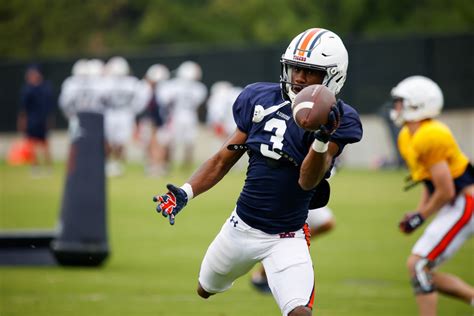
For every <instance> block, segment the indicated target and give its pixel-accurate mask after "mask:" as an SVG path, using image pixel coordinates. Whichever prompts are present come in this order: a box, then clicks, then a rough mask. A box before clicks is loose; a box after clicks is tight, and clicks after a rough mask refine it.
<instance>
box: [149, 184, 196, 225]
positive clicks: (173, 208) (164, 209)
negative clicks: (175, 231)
mask: <svg viewBox="0 0 474 316" xmlns="http://www.w3.org/2000/svg"><path fill="white" fill-rule="evenodd" d="M166 187H167V188H168V190H169V191H168V193H166V194H163V195H159V196H155V197H153V202H158V205H157V206H156V211H157V212H158V213H161V214H163V216H164V217H168V219H169V221H170V224H171V225H174V218H175V217H176V215H178V213H179V212H180V211H181V210H182V209H183V208H184V207H185V206H186V204H188V195H187V194H186V192H185V191H184V190H183V189H181V188H178V187H175V186H174V185H172V184H168V185H167V186H166Z"/></svg>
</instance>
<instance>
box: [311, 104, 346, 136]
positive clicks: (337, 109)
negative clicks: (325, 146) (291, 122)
mask: <svg viewBox="0 0 474 316" xmlns="http://www.w3.org/2000/svg"><path fill="white" fill-rule="evenodd" d="M343 115H344V108H343V102H342V101H341V100H337V102H336V104H334V105H333V106H332V107H331V111H329V114H328V121H327V123H326V124H323V125H321V126H320V127H319V129H318V130H317V131H315V132H314V136H315V137H316V139H317V140H319V141H321V142H323V143H327V142H328V141H329V139H330V138H331V135H332V134H334V132H335V131H336V130H337V129H338V127H339V125H340V124H341V119H342V116H343Z"/></svg>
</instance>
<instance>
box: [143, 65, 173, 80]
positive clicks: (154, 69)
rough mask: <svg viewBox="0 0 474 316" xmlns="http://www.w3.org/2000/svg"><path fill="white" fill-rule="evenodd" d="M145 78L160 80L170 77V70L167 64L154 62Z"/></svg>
mask: <svg viewBox="0 0 474 316" xmlns="http://www.w3.org/2000/svg"><path fill="white" fill-rule="evenodd" d="M145 78H146V79H147V80H149V81H151V82H159V81H162V80H167V79H169V78H170V71H169V70H168V68H167V67H166V66H165V65H162V64H154V65H151V66H150V68H148V70H147V72H146V74H145Z"/></svg>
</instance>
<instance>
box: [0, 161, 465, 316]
mask: <svg viewBox="0 0 474 316" xmlns="http://www.w3.org/2000/svg"><path fill="white" fill-rule="evenodd" d="M404 175H405V172H400V171H366V170H346V169H343V170H341V171H340V172H339V173H338V174H337V175H336V176H335V177H334V178H333V179H332V180H331V181H332V188H333V195H332V200H331V203H330V206H331V207H332V209H333V211H334V213H335V215H336V220H337V226H336V229H335V230H334V232H332V233H330V234H329V235H327V236H324V237H321V238H320V239H316V240H313V244H312V246H311V253H312V256H313V261H314V267H315V273H316V282H317V294H316V300H315V305H316V312H315V313H314V314H316V315H351V316H354V315H361V316H367V315H369V316H370V315H416V306H415V302H414V299H413V296H412V291H411V288H410V285H409V281H408V278H407V272H406V269H405V260H406V257H407V255H408V254H409V252H410V249H411V247H412V245H413V243H414V242H415V240H416V237H417V236H419V235H420V233H421V231H420V232H416V233H415V234H414V235H412V236H404V235H402V234H400V233H399V231H398V229H397V223H398V220H399V219H400V218H401V216H402V214H403V213H404V212H405V211H407V210H411V209H413V207H414V206H415V205H416V202H417V199H418V194H419V188H416V189H414V190H412V191H410V192H408V193H404V192H402V190H401V187H402V179H403V177H404ZM187 176H188V174H187V173H185V172H182V171H177V172H175V173H174V174H172V175H171V176H169V177H167V178H165V179H152V178H146V177H144V176H143V173H142V169H141V168H140V167H139V166H130V167H129V168H128V170H127V174H126V176H125V177H123V178H118V179H113V180H108V188H107V196H108V198H107V202H108V229H109V242H110V248H111V256H110V258H109V259H108V261H107V262H106V264H105V265H104V266H103V267H101V268H98V269H96V268H64V267H0V281H1V283H0V315H2V316H13V315H35V316H41V315H45V316H46V315H47V316H51V315H61V316H62V315H68V316H74V315H81V316H83V315H103V316H105V315H111V316H112V315H113V316H115V315H219V316H223V315H229V316H230V315H279V309H278V307H277V305H276V303H275V302H274V301H273V298H272V297H271V296H265V295H261V294H259V293H257V292H255V291H254V290H253V289H252V288H251V287H250V285H249V276H248V275H247V276H245V277H242V278H241V279H239V280H238V281H237V282H236V283H235V285H234V287H233V288H232V289H231V290H229V291H228V292H226V293H223V294H219V295H216V296H214V297H212V298H210V299H209V300H207V301H205V300H202V299H199V297H198V296H197V295H196V294H195V288H196V283H197V274H198V272H199V266H200V262H201V260H202V257H203V256H204V253H205V251H206V249H207V246H208V245H209V243H210V242H211V241H212V239H213V238H214V236H215V235H216V234H217V233H218V231H219V229H220V227H221V225H222V223H223V222H224V220H225V219H226V218H227V216H228V215H229V214H230V212H231V210H232V209H233V206H234V203H235V200H236V198H237V196H238V194H239V192H240V189H241V186H242V184H243V181H244V172H231V173H230V174H229V175H228V176H227V177H226V178H224V180H223V181H222V182H221V183H220V184H219V185H218V186H216V187H215V188H214V189H212V190H211V191H209V192H207V193H206V194H204V195H202V196H200V197H198V198H197V199H195V200H193V201H191V202H190V204H189V205H188V206H187V207H186V209H185V210H184V211H183V212H182V213H180V215H179V216H178V217H177V219H176V225H175V226H174V227H171V226H170V225H169V224H168V223H167V221H166V220H165V219H164V218H162V216H161V215H158V214H156V213H155V211H154V204H153V203H152V200H151V199H152V196H153V195H154V194H156V193H161V192H163V190H164V185H165V184H166V183H168V182H171V183H176V184H181V183H182V182H183V181H184V180H185V179H186V178H187ZM63 183H64V166H63V165H56V166H55V170H54V174H53V176H52V177H49V178H43V179H32V178H30V175H29V170H28V168H26V167H16V168H13V167H8V166H6V165H5V164H4V163H1V164H0V212H1V213H0V228H1V229H25V228H53V227H55V225H56V224H57V218H58V214H59V210H60V205H61V198H62V191H63ZM473 253H474V243H473V241H472V240H470V241H468V242H467V243H466V244H465V245H464V246H463V247H462V248H461V250H460V251H459V252H458V253H457V254H456V256H455V257H454V258H453V259H452V260H451V261H449V262H447V263H446V264H445V265H443V266H442V267H441V270H442V271H449V272H452V273H454V274H457V275H459V276H460V277H462V278H464V279H465V280H467V281H468V282H469V283H471V284H473V283H474V271H473V267H474V257H473ZM472 312H473V310H472V308H471V307H469V306H468V305H466V304H464V303H461V302H459V301H456V300H453V299H449V298H444V297H441V298H440V301H439V315H466V316H468V315H472Z"/></svg>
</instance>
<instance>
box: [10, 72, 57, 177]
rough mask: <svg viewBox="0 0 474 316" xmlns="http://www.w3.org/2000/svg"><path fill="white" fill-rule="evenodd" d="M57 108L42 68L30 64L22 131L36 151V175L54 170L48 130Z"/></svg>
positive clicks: (20, 117)
mask: <svg viewBox="0 0 474 316" xmlns="http://www.w3.org/2000/svg"><path fill="white" fill-rule="evenodd" d="M54 108H55V102H54V100H53V88H52V86H51V83H50V82H49V81H46V80H45V79H44V77H43V73H42V72H41V69H40V67H39V66H38V65H30V66H29V67H28V68H27V69H26V72H25V84H24V85H23V87H22V89H21V98H20V111H19V114H18V120H17V126H18V130H19V131H20V132H21V133H22V134H24V135H25V137H26V139H27V142H28V144H29V146H31V149H32V152H33V159H32V162H31V163H32V175H33V176H42V175H46V174H48V173H49V172H50V171H51V166H52V157H51V152H50V148H49V144H48V130H49V129H50V128H51V124H52V122H51V119H52V117H51V115H52V113H53V110H54Z"/></svg>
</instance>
